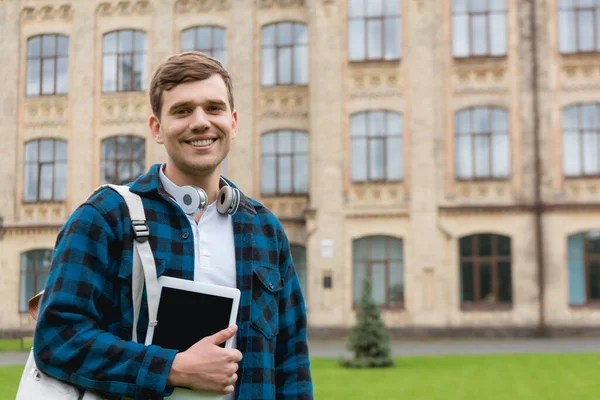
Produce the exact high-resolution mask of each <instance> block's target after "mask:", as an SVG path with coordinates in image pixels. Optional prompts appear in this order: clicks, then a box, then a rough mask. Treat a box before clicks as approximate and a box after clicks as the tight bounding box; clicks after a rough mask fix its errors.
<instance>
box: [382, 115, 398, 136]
mask: <svg viewBox="0 0 600 400" xmlns="http://www.w3.org/2000/svg"><path fill="white" fill-rule="evenodd" d="M386 115H387V130H386V131H387V135H388V136H396V135H402V114H398V113H394V112H388V113H387V114H386Z"/></svg>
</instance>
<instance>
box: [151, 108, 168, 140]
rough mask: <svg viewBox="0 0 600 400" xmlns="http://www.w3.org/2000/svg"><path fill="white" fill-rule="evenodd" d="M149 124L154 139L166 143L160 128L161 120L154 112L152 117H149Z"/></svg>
mask: <svg viewBox="0 0 600 400" xmlns="http://www.w3.org/2000/svg"><path fill="white" fill-rule="evenodd" d="M148 126H149V127H150V132H152V136H153V137H154V141H155V142H156V143H158V144H164V143H165V142H164V140H163V137H162V132H161V129H160V120H159V119H158V117H157V116H156V115H154V114H152V115H151V116H150V118H148Z"/></svg>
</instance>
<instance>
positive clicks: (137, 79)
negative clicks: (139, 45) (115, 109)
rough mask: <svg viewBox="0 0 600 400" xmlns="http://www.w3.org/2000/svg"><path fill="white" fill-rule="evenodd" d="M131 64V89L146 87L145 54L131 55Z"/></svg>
mask: <svg viewBox="0 0 600 400" xmlns="http://www.w3.org/2000/svg"><path fill="white" fill-rule="evenodd" d="M133 66H134V71H133V73H134V76H133V90H144V89H145V87H146V54H136V55H135V56H133Z"/></svg>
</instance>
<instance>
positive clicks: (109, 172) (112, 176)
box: [100, 161, 117, 184]
mask: <svg viewBox="0 0 600 400" xmlns="http://www.w3.org/2000/svg"><path fill="white" fill-rule="evenodd" d="M115 167H116V165H115V162H114V161H102V172H101V174H102V176H101V178H100V179H101V180H102V184H105V183H116V176H117V175H116V172H115Z"/></svg>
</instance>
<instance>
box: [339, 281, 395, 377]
mask: <svg viewBox="0 0 600 400" xmlns="http://www.w3.org/2000/svg"><path fill="white" fill-rule="evenodd" d="M357 317H358V318H357V323H356V325H355V326H354V327H353V328H352V330H351V332H350V337H349V340H348V349H349V350H351V351H352V352H353V353H354V358H353V359H342V360H340V365H342V366H344V367H350V368H373V367H389V366H392V365H394V360H393V359H392V358H391V356H390V334H389V332H388V330H387V328H386V327H385V325H384V323H383V321H382V320H381V315H380V313H379V307H378V306H377V304H375V301H374V300H373V297H372V295H371V281H369V280H365V281H364V288H363V293H362V297H361V299H360V308H359V309H358V315H357Z"/></svg>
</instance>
